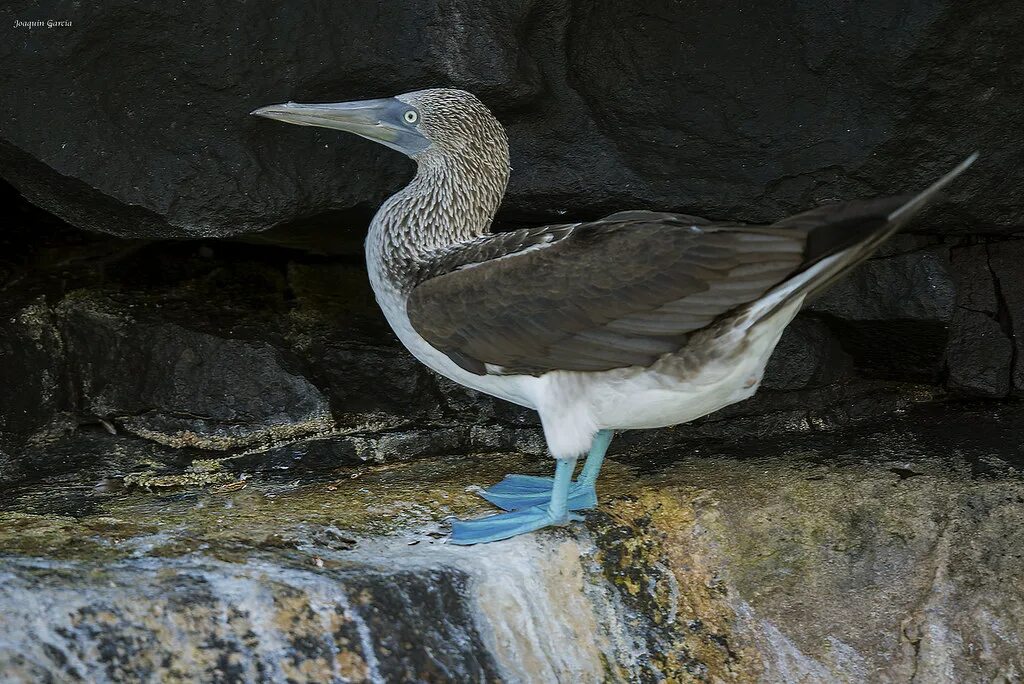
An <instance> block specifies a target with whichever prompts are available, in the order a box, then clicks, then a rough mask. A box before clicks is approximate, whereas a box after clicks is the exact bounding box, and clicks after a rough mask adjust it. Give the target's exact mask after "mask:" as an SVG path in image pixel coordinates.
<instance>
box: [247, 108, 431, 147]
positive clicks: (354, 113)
mask: <svg viewBox="0 0 1024 684" xmlns="http://www.w3.org/2000/svg"><path fill="white" fill-rule="evenodd" d="M409 109H411V107H410V106H409V105H407V104H405V103H403V102H401V101H400V100H397V99H395V98H393V97H389V98H384V99H380V100H362V101H359V102H329V103H324V104H300V103H298V102H285V103H284V104H276V105H269V106H267V107H260V108H259V109H256V110H254V111H252V112H250V113H251V114H253V115H255V116H263V117H266V118H268V119H277V120H278V121H284V122H286V123H292V124H297V125H299V126H319V127H321V128H335V129H337V130H339V131H348V132H349V133H355V134H356V135H360V136H362V137H364V138H368V139H369V140H373V141H375V142H379V143H381V144H384V145H387V146H388V147H391V148H393V149H396V150H398V151H399V152H403V153H405V154H407V155H409V156H412V155H414V154H417V153H419V152H422V151H423V150H424V149H426V148H427V147H428V146H429V144H430V143H429V141H428V140H427V139H426V138H425V137H424V136H423V134H422V133H420V132H419V130H418V129H417V128H416V127H415V126H413V125H410V124H407V123H406V122H405V121H403V120H402V116H403V114H404V113H405V112H406V111H408V110H409Z"/></svg>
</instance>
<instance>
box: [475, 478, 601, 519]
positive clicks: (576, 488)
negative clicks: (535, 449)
mask: <svg viewBox="0 0 1024 684" xmlns="http://www.w3.org/2000/svg"><path fill="white" fill-rule="evenodd" d="M554 484H555V480H554V478H551V477H537V476H535V475H506V476H505V479H504V480H502V481H501V482H499V483H498V484H496V485H494V486H493V487H490V488H489V489H485V490H483V491H481V492H479V494H480V496H482V497H483V498H485V499H487V500H488V501H490V502H491V503H492V504H494V505H495V506H497V507H498V508H501V509H504V510H506V511H518V510H521V509H523V508H529V507H530V506H539V505H541V504H545V503H547V502H548V501H549V500H550V499H551V491H552V488H553V487H554ZM567 505H568V509H569V510H570V511H582V510H587V509H590V508H596V507H597V491H596V489H595V488H594V485H593V484H588V483H585V482H574V483H572V484H570V485H569V498H568V504H567Z"/></svg>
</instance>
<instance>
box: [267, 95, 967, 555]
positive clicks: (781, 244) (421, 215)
mask: <svg viewBox="0 0 1024 684" xmlns="http://www.w3.org/2000/svg"><path fill="white" fill-rule="evenodd" d="M252 113H253V114H256V115H258V116H264V117H267V118H271V119H277V120H279V121H285V122H288V123H294V124H300V125H304V126H321V127H325V128H334V129H338V130H342V131H348V132H351V133H355V134H357V135H360V136H362V137H364V138H368V139H370V140H374V141H376V142H379V143H382V144H384V145H387V146H388V147H390V148H392V149H395V150H397V151H399V152H402V153H404V154H406V155H407V156H409V157H411V158H412V159H413V160H415V161H416V163H417V172H416V175H415V176H414V177H413V179H412V181H410V183H409V184H408V185H407V186H406V187H405V188H404V189H402V190H400V191H399V192H398V193H397V194H395V195H394V196H392V197H391V198H389V199H388V200H387V201H385V202H384V203H383V204H382V205H381V207H380V209H379V210H378V211H377V214H376V215H375V216H374V218H373V222H372V223H371V224H370V228H369V232H368V234H367V236H366V265H367V269H368V271H369V277H370V282H371V284H372V287H373V291H374V293H375V295H376V298H377V302H378V303H379V304H380V307H381V309H382V310H383V312H384V315H385V316H386V318H387V320H388V323H390V324H391V327H392V328H393V329H394V331H395V334H396V335H397V336H398V338H399V339H400V340H401V341H402V343H403V344H404V345H405V347H406V348H407V349H408V350H409V351H410V352H412V354H413V355H414V356H415V357H416V358H417V359H419V360H420V361H421V362H423V363H424V364H425V365H427V366H428V367H430V368H431V369H433V370H434V371H436V372H437V373H440V374H441V375H443V376H445V377H447V378H450V379H451V380H454V381H455V382H457V383H459V384H461V385H465V386H466V387H471V388H473V389H475V390H478V391H480V392H485V393H487V394H490V395H493V396H495V397H499V398H501V399H504V400H507V401H511V402H514V403H516V404H520V405H522V406H526V407H529V408H532V409H535V410H536V411H537V412H538V413H539V414H540V420H541V424H542V426H543V429H544V436H545V438H546V440H547V445H548V448H549V450H550V452H551V455H552V456H553V457H554V458H555V460H556V466H555V475H554V477H553V478H542V477H532V476H525V475H509V476H507V477H506V478H505V479H504V480H502V481H501V482H499V483H497V484H496V485H494V486H492V487H491V488H490V489H487V490H484V491H483V492H482V496H484V498H486V499H487V500H488V501H490V502H492V503H493V504H495V505H496V506H498V507H499V508H502V509H504V510H505V511H507V512H505V513H500V514H497V515H491V516H487V517H484V518H480V519H478V520H469V521H456V522H454V523H453V524H452V535H451V541H452V542H453V543H456V544H475V543H481V542H490V541H496V540H499V539H506V538H508V537H512V536H514V535H517V534H521V533H524V532H529V531H532V530H537V529H540V528H543V527H547V526H550V525H564V524H567V523H568V522H569V521H572V520H580V519H581V517H580V516H579V515H578V514H577V513H575V511H578V510H583V509H588V508H593V507H594V506H595V505H596V504H597V495H596V492H595V483H596V481H597V477H598V473H599V471H600V469H601V462H602V460H603V458H604V454H605V450H606V449H607V448H608V444H609V442H610V441H611V438H612V434H613V432H614V431H615V430H628V429H637V428H657V427H663V426H668V425H677V424H680V423H686V422H688V421H691V420H694V419H695V418H699V417H700V416H704V415H707V414H709V413H711V412H713V411H717V410H718V409H720V408H723V407H725V406H728V405H730V404H733V403H736V402H738V401H742V400H744V399H746V398H748V397H750V396H751V395H752V394H754V392H756V391H757V388H758V385H759V384H760V383H761V377H762V375H763V373H764V369H765V364H766V363H767V362H768V357H769V356H770V355H771V353H772V350H773V349H774V348H775V345H776V343H778V341H779V337H780V336H781V335H782V331H783V329H784V328H785V327H786V325H788V324H789V322H790V321H791V320H792V319H793V316H795V315H796V313H797V311H799V310H800V307H801V305H802V304H803V303H804V301H805V300H806V299H807V298H808V297H809V296H811V295H813V294H815V293H816V292H818V291H820V290H821V289H822V288H823V287H825V286H826V285H828V284H829V283H831V282H832V281H834V280H835V279H836V278H838V277H839V276H841V275H843V274H844V273H846V272H847V271H849V270H850V269H851V268H852V267H853V266H855V265H857V264H858V263H860V262H861V261H863V260H864V259H866V258H867V257H868V256H870V255H871V254H872V253H873V252H874V251H875V249H876V248H878V246H879V245H881V244H882V242H883V241H885V240H886V239H887V238H889V237H890V236H891V235H892V234H893V233H895V232H896V231H897V230H899V229H900V227H902V226H903V225H904V224H906V222H907V221H908V220H909V219H910V218H911V217H912V216H913V215H914V214H916V213H917V212H918V211H919V210H920V209H921V208H922V207H924V206H925V205H926V204H927V203H928V202H929V201H930V200H931V199H932V198H933V197H934V196H935V195H936V193H938V191H939V190H941V189H942V188H943V187H944V186H945V185H946V184H948V183H949V182H950V181H952V180H953V178H955V177H956V176H957V175H959V174H960V173H961V172H963V171H964V170H965V169H966V168H967V167H968V166H969V165H970V164H971V163H972V162H973V161H974V160H975V158H976V156H977V155H976V154H974V155H971V156H970V157H968V158H967V159H966V160H965V161H964V162H963V163H961V164H960V165H959V166H957V167H956V168H955V169H953V170H952V171H950V172H949V173H948V174H946V175H945V176H943V177H942V178H941V179H939V180H938V181H937V182H936V183H934V184H933V185H932V186H931V187H929V188H927V189H926V190H924V191H923V192H921V193H920V194H917V195H912V196H901V197H886V198H881V199H871V200H857V201H852V202H846V203H839V204H829V205H825V206H820V207H817V208H815V209H811V210H809V211H806V212H803V213H801V214H797V215H795V216H791V217H789V218H785V219H782V220H781V221H778V222H776V223H774V224H771V225H765V226H760V225H745V224H742V223H735V222H712V221H707V220H704V219H700V218H696V217H693V216H686V215H682V214H672V213H661V212H654V211H625V212H621V213H618V214H613V215H611V216H608V217H606V218H603V219H601V220H598V221H593V222H590V223H572V224H566V225H552V226H543V227H539V228H525V229H521V230H514V231H511V232H503V233H492V232H491V230H490V229H491V222H492V220H493V219H494V215H495V213H496V212H497V210H498V206H499V205H500V204H501V200H502V197H503V195H504V193H505V186H506V184H507V183H508V178H509V171H510V167H509V154H508V141H507V139H506V136H505V131H504V129H503V128H502V126H501V124H500V123H499V122H498V120H497V119H496V118H495V117H494V116H493V115H492V114H491V112H490V111H489V110H488V109H487V107H486V106H485V105H484V104H483V103H481V102H480V100H478V99H477V98H476V97H475V96H473V95H472V94H470V93H468V92H465V91H462V90H454V89H447V88H435V89H430V90H420V91H417V92H412V93H406V94H404V95H398V96H396V97H390V98H384V99H377V100H365V101H360V102H341V103H329V104H298V103H294V102H288V103H285V104H278V105H271V106H268V107H261V108H260V109H257V110H256V111H254V112H252ZM585 453H586V454H587V459H586V462H585V464H584V466H583V469H582V471H581V472H580V474H579V475H578V476H577V477H576V479H575V480H574V479H573V476H574V473H575V468H576V461H577V458H578V457H580V456H581V455H583V454H585Z"/></svg>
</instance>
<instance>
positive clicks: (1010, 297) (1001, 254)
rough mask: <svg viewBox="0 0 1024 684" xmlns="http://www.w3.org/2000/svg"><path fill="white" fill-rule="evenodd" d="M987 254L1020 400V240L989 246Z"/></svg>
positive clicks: (1023, 376)
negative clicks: (1009, 340)
mask: <svg viewBox="0 0 1024 684" xmlns="http://www.w3.org/2000/svg"><path fill="white" fill-rule="evenodd" d="M988 254H989V264H990V265H991V267H992V273H993V277H994V278H995V282H996V295H997V297H998V300H999V310H998V320H999V322H1000V324H1001V325H1002V327H1003V331H1004V333H1005V334H1006V335H1007V336H1008V337H1010V338H1011V339H1012V340H1013V347H1014V352H1013V393H1014V395H1016V396H1024V240H1005V241H1001V242H993V243H990V244H989V246H988Z"/></svg>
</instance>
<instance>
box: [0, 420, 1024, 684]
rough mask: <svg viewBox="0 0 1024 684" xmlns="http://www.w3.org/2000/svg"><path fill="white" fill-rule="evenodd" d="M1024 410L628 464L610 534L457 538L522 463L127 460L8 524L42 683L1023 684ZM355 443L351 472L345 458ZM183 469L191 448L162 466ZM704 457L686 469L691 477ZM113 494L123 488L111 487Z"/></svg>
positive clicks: (5, 537) (34, 491)
mask: <svg viewBox="0 0 1024 684" xmlns="http://www.w3.org/2000/svg"><path fill="white" fill-rule="evenodd" d="M1022 427H1024V411H1022V410H1021V407H1020V406H1013V405H1004V406H1003V407H1002V408H1001V409H998V410H994V409H993V408H992V406H991V405H985V404H972V405H957V406H944V407H943V406H937V405H931V406H921V407H918V408H916V409H913V410H911V411H909V412H908V413H906V414H905V415H902V416H894V417H892V418H890V419H887V420H884V421H876V422H872V423H861V424H859V425H857V426H854V427H849V428H846V429H844V430H841V431H838V432H834V433H819V434H807V435H804V436H802V437H800V436H792V435H790V436H787V437H785V438H776V439H759V440H750V439H748V440H746V441H745V442H744V441H736V442H732V443H725V442H717V443H716V442H713V441H711V442H709V441H708V440H704V439H700V438H694V439H692V441H691V442H690V443H689V444H688V445H686V444H679V445H677V447H675V448H672V449H669V450H664V451H662V452H660V453H651V454H649V455H648V456H646V457H641V458H638V457H637V456H636V455H635V454H631V453H629V452H628V451H621V450H620V451H619V453H618V455H617V456H615V457H614V458H613V459H612V461H611V462H610V463H609V465H608V468H607V472H606V474H605V476H604V477H603V479H602V481H601V486H600V494H601V497H602V503H601V505H600V507H599V508H598V510H596V511H592V512H589V513H587V520H586V523H585V524H579V525H575V526H573V527H571V528H566V529H562V530H549V531H545V532H542V533H538V534H534V535H529V536H525V537H520V538H517V539H515V540H511V541H508V542H501V543H497V544H492V545H488V546H483V547H471V548H460V547H453V546H450V545H447V544H446V543H445V542H444V535H445V532H446V530H447V527H446V522H445V519H446V517H447V516H449V515H459V516H472V515H480V514H482V513H485V512H487V511H488V509H489V507H488V506H487V505H486V504H484V503H483V502H482V500H480V499H478V498H477V497H475V495H474V494H473V493H472V492H471V491H469V490H467V487H468V486H469V485H471V484H488V483H490V482H493V481H495V480H496V479H498V478H500V477H501V475H502V474H504V473H505V472H508V471H517V472H543V471H544V470H546V468H547V466H548V465H549V464H548V463H547V462H546V459H536V458H533V459H530V458H524V457H523V456H521V455H516V454H511V453H491V454H477V455H471V456H464V457H452V458H449V459H421V460H417V461H412V462H406V463H396V464H392V465H383V466H377V467H375V468H370V469H367V468H366V467H365V466H360V467H353V466H342V467H338V466H336V465H330V466H325V465H323V464H321V465H320V466H319V467H311V466H296V467H294V468H292V469H290V470H288V471H278V472H276V473H275V472H263V473H254V472H248V473H245V474H244V476H243V471H244V468H243V467H241V465H240V463H239V462H238V461H234V460H231V459H228V460H225V461H223V462H221V463H220V465H219V469H215V468H213V467H211V466H209V465H207V466H206V470H207V472H220V473H221V474H224V475H225V476H226V477H225V478H224V480H222V481H219V482H218V483H216V484H196V483H194V482H193V483H179V484H178V485H177V486H175V487H167V488H161V487H159V486H157V485H156V484H155V483H151V484H150V486H148V488H147V486H146V485H145V484H144V483H139V484H134V485H132V484H125V483H124V469H123V468H124V465H125V462H124V460H123V456H122V457H114V456H113V453H114V452H116V451H117V450H118V449H120V448H122V447H123V443H124V442H125V441H134V440H129V439H127V438H118V437H113V436H110V435H105V434H101V433H97V434H96V435H95V436H94V437H93V438H92V439H93V440H94V444H95V448H97V449H104V450H106V451H107V452H108V453H110V454H111V458H109V459H108V460H107V461H106V462H105V463H95V464H93V465H92V466H91V467H89V468H84V469H82V470H80V471H79V472H78V473H76V474H74V475H65V476H57V477H50V478H46V479H44V480H42V481H39V482H36V483H34V484H30V485H24V486H21V487H18V488H14V489H8V490H7V491H8V494H7V496H5V497H4V498H3V499H2V500H0V521H2V524H0V548H2V549H3V552H2V554H0V577H2V579H3V581H2V582H0V627H2V628H3V629H2V634H3V638H2V639H0V669H2V670H3V671H4V672H5V675H6V677H7V678H8V679H9V680H10V679H13V680H14V681H44V680H48V679H54V680H59V681H64V680H78V679H81V680H87V681H119V680H124V679H132V680H144V681H192V680H195V679H203V680H211V679H217V680H221V681H310V682H312V681H371V682H372V681H396V680H401V681H449V680H453V679H454V680H458V681H467V680H478V679H481V678H482V679H486V680H502V681H583V682H599V681H665V680H668V681H722V680H732V681H752V682H753V681H763V682H775V681H806V682H829V681H837V680H839V681H842V680H847V681H893V682H902V681H906V682H910V681H948V682H953V681H993V680H999V679H1000V678H1003V679H1005V680H1007V681H1012V678H1013V677H1014V676H1015V675H1014V673H1015V672H1019V671H1020V669H1021V667H1022V665H1024V663H1022V662H1021V652H1022V651H1021V649H1020V644H1019V643H1018V640H1017V637H1016V636H1015V635H1016V634H1017V633H1018V632H1019V631H1020V630H1021V628H1022V627H1024V597H1021V596H1020V595H1019V592H1018V591H1017V589H1016V588H1017V587H1020V586H1024V584H1022V582H1024V562H1022V560H1021V556H1020V553H1019V549H1020V548H1021V544H1022V543H1024V539H1022V538H1021V531H1020V530H1021V529H1024V526H1022V525H1021V522H1022V521H1021V520H1020V517H1021V515H1022V514H1021V510H1022V509H1021V505H1020V504H1021V502H1022V501H1024V484H1022V481H1021V478H1020V468H1021V466H1024V451H1022V450H1021V447H1020V443H1019V440H1016V439H1015V436H1016V435H1019V432H1020V430H1021V428H1022ZM337 447H338V445H337V444H334V445H333V446H332V448H337ZM154 448H157V449H159V450H164V451H169V448H168V447H164V446H157V447H154ZM684 454H685V455H684ZM97 485H100V486H97Z"/></svg>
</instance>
